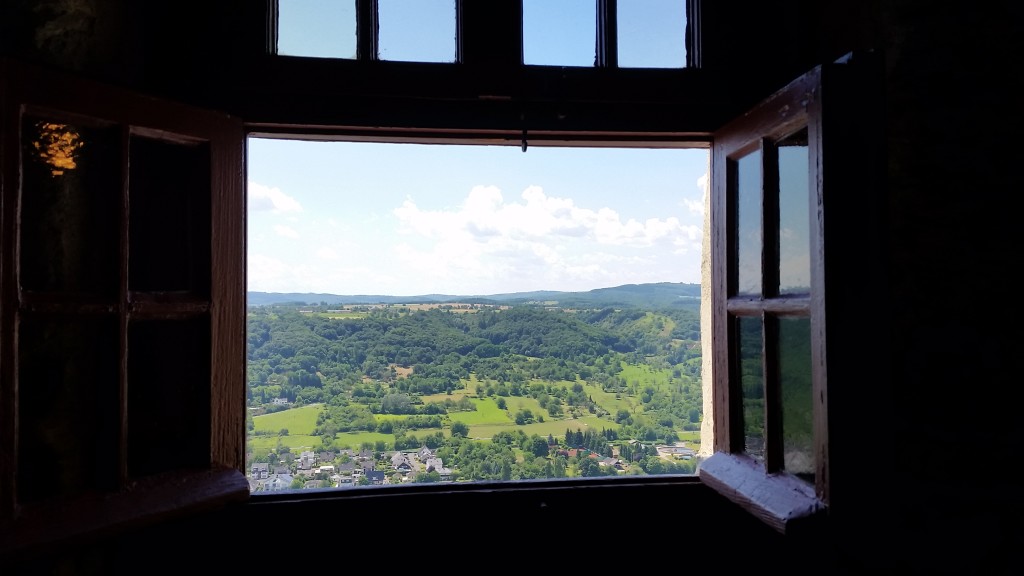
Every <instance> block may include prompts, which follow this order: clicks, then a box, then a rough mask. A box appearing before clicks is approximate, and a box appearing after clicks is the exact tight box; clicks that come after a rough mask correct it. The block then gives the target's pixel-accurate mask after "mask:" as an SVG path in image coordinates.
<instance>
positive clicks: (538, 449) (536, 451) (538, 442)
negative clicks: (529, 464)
mask: <svg viewBox="0 0 1024 576" xmlns="http://www.w3.org/2000/svg"><path fill="white" fill-rule="evenodd" d="M530 452H532V453H533V455H534V456H537V457H545V456H547V455H548V442H547V440H545V439H543V438H541V437H540V436H537V435H534V437H533V438H532V439H531V440H530Z"/></svg>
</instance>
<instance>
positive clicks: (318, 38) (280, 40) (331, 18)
mask: <svg viewBox="0 0 1024 576" xmlns="http://www.w3.org/2000/svg"><path fill="white" fill-rule="evenodd" d="M277 6H278V17H277V53H278V54H282V55H286V56H310V57H317V58H348V59H355V57H356V3H355V0H345V1H339V0H278V3H277Z"/></svg>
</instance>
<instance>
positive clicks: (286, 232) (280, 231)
mask: <svg viewBox="0 0 1024 576" xmlns="http://www.w3.org/2000/svg"><path fill="white" fill-rule="evenodd" d="M274 233H275V234H277V235H278V236H284V237H285V238H298V237H299V233H298V232H296V231H295V230H294V229H292V228H290V227H288V226H285V225H283V224H275V225H274Z"/></svg>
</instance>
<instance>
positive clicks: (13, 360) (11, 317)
mask: <svg viewBox="0 0 1024 576" xmlns="http://www.w3.org/2000/svg"><path fill="white" fill-rule="evenodd" d="M13 76H14V73H13V72H11V71H10V69H9V67H8V66H7V64H6V62H4V61H0V271H2V274H0V357H2V358H3V359H4V361H3V362H0V521H4V520H8V519H11V518H13V517H14V515H15V511H16V509H17V490H16V477H17V469H18V465H17V462H18V450H17V445H18V435H17V430H18V427H17V402H18V390H17V384H16V382H17V361H18V360H17V359H18V345H17V331H18V328H17V326H18V315H19V310H18V308H19V302H18V289H17V287H18V267H17V251H16V246H17V240H18V236H17V210H18V186H19V183H18V175H19V166H18V165H19V163H20V156H21V154H20V144H19V140H20V135H21V113H20V106H19V105H18V103H17V99H16V98H15V90H16V88H17V87H19V86H21V84H20V83H19V81H18V79H17V78H13ZM8 78H11V81H10V82H8V80H7V79H8Z"/></svg>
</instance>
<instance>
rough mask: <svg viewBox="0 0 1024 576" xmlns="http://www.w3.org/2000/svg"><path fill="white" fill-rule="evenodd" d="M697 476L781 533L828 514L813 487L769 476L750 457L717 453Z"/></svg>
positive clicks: (795, 479)
mask: <svg viewBox="0 0 1024 576" xmlns="http://www.w3.org/2000/svg"><path fill="white" fill-rule="evenodd" d="M698 474H699V476H700V479H701V481H702V482H704V483H705V484H707V485H708V486H709V487H711V488H712V489H713V490H715V491H716V492H718V493H719V494H721V495H723V496H725V497H726V498H728V499H729V500H731V501H732V502H735V503H736V504H738V505H739V506H740V507H742V508H743V509H744V510H746V511H747V512H749V513H751V514H753V515H754V516H756V517H757V518H759V519H761V520H762V521H763V522H765V523H766V524H768V525H769V526H771V527H772V528H774V529H775V530H776V531H778V532H780V533H782V534H791V533H793V532H796V531H797V530H798V529H799V530H802V529H803V528H805V527H807V526H808V525H811V524H816V523H817V522H818V521H820V520H821V519H822V518H823V517H824V515H825V512H826V511H827V507H826V506H825V503H824V502H822V501H821V500H820V499H819V498H818V497H817V496H816V495H815V493H814V487H813V486H811V485H809V484H808V483H806V482H804V481H803V480H800V479H799V478H796V477H794V476H791V475H789V474H785V473H780V474H768V473H766V472H765V470H764V467H763V466H762V465H761V464H760V463H758V462H757V461H756V460H754V459H753V458H750V457H748V456H743V455H739V454H727V453H724V452H716V453H715V454H714V455H713V456H711V457H710V458H708V459H707V460H705V461H704V462H702V463H701V466H700V471H699V473H698Z"/></svg>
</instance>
